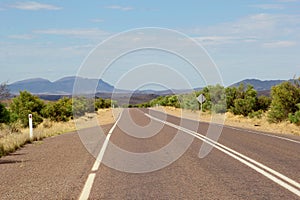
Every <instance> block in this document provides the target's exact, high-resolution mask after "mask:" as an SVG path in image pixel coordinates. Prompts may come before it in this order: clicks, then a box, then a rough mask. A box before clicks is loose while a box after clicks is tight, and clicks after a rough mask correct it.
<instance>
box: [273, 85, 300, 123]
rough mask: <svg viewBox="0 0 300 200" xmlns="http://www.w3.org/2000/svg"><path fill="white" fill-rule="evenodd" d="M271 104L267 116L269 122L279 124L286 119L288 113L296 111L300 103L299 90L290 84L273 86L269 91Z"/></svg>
mask: <svg viewBox="0 0 300 200" xmlns="http://www.w3.org/2000/svg"><path fill="white" fill-rule="evenodd" d="M271 95H272V103H271V106H270V112H269V114H268V118H269V121H271V122H279V121H282V120H285V119H287V118H288V115H289V113H292V114H293V113H295V112H296V111H297V110H298V107H297V104H298V103H300V88H299V87H298V86H297V85H296V84H293V83H291V82H283V83H281V84H279V85H276V86H273V87H272V90H271Z"/></svg>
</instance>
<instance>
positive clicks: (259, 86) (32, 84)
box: [8, 76, 284, 103]
mask: <svg viewBox="0 0 300 200" xmlns="http://www.w3.org/2000/svg"><path fill="white" fill-rule="evenodd" d="M75 80H76V77H75V76H69V77H64V78H62V79H59V80H57V81H54V82H51V81H49V80H47V79H42V78H35V79H27V80H23V81H18V82H15V83H12V84H9V85H8V87H9V89H10V91H11V93H12V94H14V95H16V94H18V93H19V91H22V90H27V91H29V92H31V93H33V94H36V95H38V96H40V97H41V98H43V99H47V100H57V99H59V98H61V97H63V96H71V95H72V93H73V85H74V83H75ZM77 80H79V81H80V91H81V92H82V93H84V94H89V95H93V94H96V96H98V97H102V98H111V97H112V93H115V94H118V95H114V97H113V98H116V100H119V101H124V102H125V101H128V98H131V99H130V102H133V103H137V102H139V103H143V102H146V101H149V100H151V99H153V98H155V97H157V96H165V95H170V94H182V93H190V92H191V91H193V90H191V89H183V90H172V89H169V90H163V91H156V90H137V91H134V92H132V91H129V90H120V89H116V88H114V86H112V85H110V84H108V83H106V82H105V81H103V80H97V79H88V78H80V77H78V78H77ZM283 81H284V80H267V81H261V80H258V79H245V80H242V81H240V82H237V83H235V84H232V85H231V86H229V87H238V86H239V85H240V84H241V83H243V84H244V85H248V84H251V85H253V86H254V88H255V89H256V90H257V91H258V94H259V95H270V90H271V87H272V86H274V85H278V84H280V83H282V82H283ZM90 85H97V88H96V92H95V91H88V90H89V86H90ZM200 89H201V88H195V89H194V90H196V91H198V90H200Z"/></svg>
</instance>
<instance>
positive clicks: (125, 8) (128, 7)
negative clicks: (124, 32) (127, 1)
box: [105, 5, 134, 11]
mask: <svg viewBox="0 0 300 200" xmlns="http://www.w3.org/2000/svg"><path fill="white" fill-rule="evenodd" d="M105 8H109V9H114V10H122V11H130V10H133V9H134V8H133V7H130V6H119V5H110V6H106V7H105Z"/></svg>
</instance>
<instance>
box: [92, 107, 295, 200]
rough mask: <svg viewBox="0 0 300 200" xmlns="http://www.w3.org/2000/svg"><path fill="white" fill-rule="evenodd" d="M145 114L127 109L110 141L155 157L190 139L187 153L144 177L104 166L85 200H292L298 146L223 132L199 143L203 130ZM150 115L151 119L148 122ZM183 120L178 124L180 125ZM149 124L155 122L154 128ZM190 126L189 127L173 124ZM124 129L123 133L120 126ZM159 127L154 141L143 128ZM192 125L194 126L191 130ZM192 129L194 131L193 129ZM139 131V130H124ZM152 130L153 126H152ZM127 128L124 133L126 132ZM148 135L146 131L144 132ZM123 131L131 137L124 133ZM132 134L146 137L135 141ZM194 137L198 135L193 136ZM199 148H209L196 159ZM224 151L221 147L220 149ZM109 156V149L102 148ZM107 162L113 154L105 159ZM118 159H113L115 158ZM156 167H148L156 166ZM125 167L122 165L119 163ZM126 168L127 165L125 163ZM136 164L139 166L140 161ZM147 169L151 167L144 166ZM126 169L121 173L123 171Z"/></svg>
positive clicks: (242, 132) (245, 133) (241, 132)
mask: <svg viewBox="0 0 300 200" xmlns="http://www.w3.org/2000/svg"><path fill="white" fill-rule="evenodd" d="M147 113H148V110H138V109H131V110H126V111H125V112H123V114H122V115H121V118H120V120H119V121H118V123H119V124H120V126H118V125H117V126H116V127H115V128H114V129H113V130H112V131H111V133H112V135H111V137H110V141H111V142H112V143H113V144H115V145H117V146H118V147H120V148H122V149H126V150H127V151H129V152H135V153H142V152H152V151H157V150H159V149H161V148H163V147H164V146H166V145H167V144H169V143H170V142H173V139H174V137H175V136H176V134H180V133H178V130H179V131H180V132H181V133H183V132H184V133H185V134H190V135H193V136H194V137H195V139H194V141H193V142H192V144H191V145H190V146H189V148H188V149H187V151H186V152H185V153H184V154H183V155H182V156H181V157H180V158H179V159H177V160H175V161H174V162H173V163H172V164H170V165H169V166H167V167H165V168H162V169H160V170H157V171H153V172H150V173H136V174H135V173H126V172H122V171H117V170H115V169H112V168H110V167H113V166H110V167H107V166H105V165H101V166H100V168H99V169H98V170H97V171H96V172H94V173H95V180H94V182H93V183H92V184H91V185H90V186H91V190H90V192H88V194H89V195H88V196H89V197H90V198H91V199H247V198H250V199H283V198H287V199H297V198H299V196H300V192H299V190H300V188H299V183H298V182H299V169H300V168H299V167H300V163H299V160H300V159H299V158H300V156H299V155H300V148H299V147H300V146H299V142H298V141H296V140H291V141H288V140H282V139H280V138H274V137H268V136H266V135H264V134H263V135H260V134H253V133H252V134H251V133H249V132H248V131H245V130H236V129H232V128H230V127H225V128H224V130H223V133H222V135H221V137H220V139H219V141H218V143H216V142H214V141H209V138H208V139H207V138H205V137H203V134H201V133H206V130H207V128H208V124H206V123H198V122H195V121H194V122H193V121H191V120H187V121H188V122H186V123H182V119H179V118H176V117H173V116H166V115H164V114H161V113H155V112H153V111H152V112H151V113H152V115H151V114H150V115H149V114H147ZM153 114H154V116H153ZM183 120H184V119H183ZM154 121H155V122H154ZM180 122H181V124H186V125H187V126H188V125H191V126H192V127H193V128H191V129H194V128H195V127H196V126H199V127H198V130H197V132H195V131H191V129H190V128H189V127H182V126H179V124H180ZM124 123H127V126H126V127H127V128H126V127H125V128H124V127H123V126H122V124H124ZM151 123H158V124H157V125H156V126H160V125H159V123H160V124H163V125H164V126H162V128H161V130H159V132H157V134H155V135H151V134H153V133H152V132H151V131H153V129H152V128H151V126H150V125H149V124H151ZM192 123H194V125H192ZM195 124H196V126H195ZM136 125H137V126H140V127H142V128H141V129H137V130H135V129H134V128H130V127H133V126H136ZM152 125H153V124H152ZM128 127H129V128H128ZM148 130H150V131H148ZM128 131H137V132H136V133H132V132H131V133H129V132H128ZM138 131H143V133H147V132H148V133H149V135H151V137H148V138H146V137H145V136H143V138H140V137H139V134H142V133H139V132H138ZM197 133H200V134H198V135H197ZM203 142H206V143H209V144H210V145H213V146H214V148H213V150H212V151H211V152H210V154H208V155H207V156H206V157H204V158H202V159H200V158H199V157H198V154H199V149H200V147H201V145H202V144H203ZM223 145H224V146H223ZM107 149H108V150H107V151H110V150H109V144H108V147H107ZM108 155H109V156H113V154H110V153H108ZM115 156H116V157H117V159H119V158H118V156H117V155H115ZM159 159H160V158H158V161H153V162H159V161H160V160H159ZM125 162H126V161H125ZM128 162H131V160H128ZM140 162H143V160H141V161H140ZM145 164H149V165H151V163H145ZM125 168H126V167H124V169H125Z"/></svg>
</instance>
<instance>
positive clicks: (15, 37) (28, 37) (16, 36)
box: [8, 34, 34, 40]
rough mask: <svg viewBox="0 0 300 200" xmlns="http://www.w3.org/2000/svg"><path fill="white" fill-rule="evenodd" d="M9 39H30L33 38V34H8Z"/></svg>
mask: <svg viewBox="0 0 300 200" xmlns="http://www.w3.org/2000/svg"><path fill="white" fill-rule="evenodd" d="M8 37H9V38H11V39H18V40H30V39H32V38H34V36H33V35H29V34H24V35H9V36H8Z"/></svg>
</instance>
